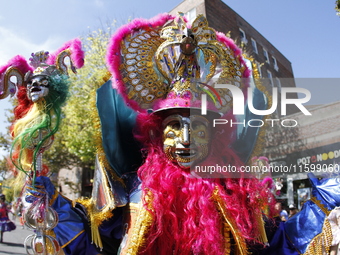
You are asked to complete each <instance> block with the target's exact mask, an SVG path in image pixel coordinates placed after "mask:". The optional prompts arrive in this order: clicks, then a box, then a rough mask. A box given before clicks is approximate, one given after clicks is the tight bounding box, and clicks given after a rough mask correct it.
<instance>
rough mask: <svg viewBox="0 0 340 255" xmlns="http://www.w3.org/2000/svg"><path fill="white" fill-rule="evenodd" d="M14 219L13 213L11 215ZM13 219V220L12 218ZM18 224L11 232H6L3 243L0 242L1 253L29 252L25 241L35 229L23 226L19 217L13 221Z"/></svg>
mask: <svg viewBox="0 0 340 255" xmlns="http://www.w3.org/2000/svg"><path fill="white" fill-rule="evenodd" d="M10 219H11V220H12V215H10ZM12 221H13V220H12ZM13 222H14V223H15V225H16V227H17V228H16V229H15V230H13V231H11V232H4V236H3V243H0V255H6V254H14V255H24V254H27V253H26V250H25V247H24V241H25V239H26V237H27V236H29V235H31V234H33V231H31V230H29V229H27V227H25V228H24V229H22V226H21V225H20V223H19V218H17V219H16V220H14V221H13Z"/></svg>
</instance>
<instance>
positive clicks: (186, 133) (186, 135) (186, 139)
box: [182, 123, 190, 145]
mask: <svg viewBox="0 0 340 255" xmlns="http://www.w3.org/2000/svg"><path fill="white" fill-rule="evenodd" d="M182 144H183V145H190V128H189V124H187V123H186V124H184V127H183V129H182Z"/></svg>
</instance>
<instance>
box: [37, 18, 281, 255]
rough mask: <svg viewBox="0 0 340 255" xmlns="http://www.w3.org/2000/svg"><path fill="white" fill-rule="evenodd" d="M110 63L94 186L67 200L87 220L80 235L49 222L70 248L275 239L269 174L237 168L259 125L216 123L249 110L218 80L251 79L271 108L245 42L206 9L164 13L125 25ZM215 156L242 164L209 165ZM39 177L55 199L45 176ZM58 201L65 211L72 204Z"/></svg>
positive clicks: (244, 250) (248, 154) (257, 102)
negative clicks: (235, 103)
mask: <svg viewBox="0 0 340 255" xmlns="http://www.w3.org/2000/svg"><path fill="white" fill-rule="evenodd" d="M107 63H108V67H109V70H110V72H111V74H112V78H111V80H109V81H108V82H107V83H105V84H104V85H103V86H102V87H101V88H100V89H99V90H98V91H97V109H98V115H99V120H100V126H101V130H100V132H101V139H100V140H101V143H100V145H99V148H98V157H97V160H96V163H97V164H96V170H95V176H94V184H93V193H92V197H91V198H90V199H81V200H78V201H77V203H75V206H74V208H73V210H72V211H73V212H74V211H76V212H77V213H78V215H80V216H81V218H82V221H79V222H78V223H79V224H80V223H84V225H83V231H80V232H79V234H78V235H77V236H74V237H72V236H71V235H67V236H66V235H65V233H64V232H62V231H54V232H55V234H56V238H57V240H58V241H59V243H61V245H62V247H63V248H64V253H65V254H77V255H79V254H86V255H90V254H98V253H99V254H152V255H155V254H157V255H158V254H181V255H185V254H248V253H249V252H250V251H252V252H253V254H256V253H257V252H259V250H262V249H263V247H264V246H265V243H267V241H268V240H267V238H266V233H265V228H264V220H266V218H267V217H268V216H269V218H270V215H266V214H265V213H264V212H265V211H268V212H272V210H267V209H268V208H269V209H273V207H274V204H275V201H274V198H273V195H272V193H271V191H270V189H269V188H267V187H268V185H264V186H263V185H262V182H261V181H260V180H258V179H257V178H255V177H253V176H252V175H251V174H250V175H245V174H242V173H240V171H239V170H240V168H241V167H242V166H246V165H247V164H248V161H250V160H249V159H251V158H252V157H253V156H255V154H254V152H256V151H259V149H260V147H259V145H260V144H259V143H258V142H257V138H258V136H259V135H260V133H261V132H260V130H259V128H251V127H245V128H235V126H230V125H216V126H214V125H213V123H214V119H216V118H223V119H230V120H234V121H243V120H242V119H241V118H244V120H245V121H247V118H253V117H254V115H252V114H251V112H250V111H249V110H248V108H247V107H245V104H244V102H242V108H245V112H246V114H245V115H243V116H242V117H240V116H239V117H237V118H236V117H234V116H233V114H232V109H233V108H232V94H231V93H230V91H229V90H228V89H224V88H217V87H216V84H232V85H233V86H234V87H235V88H236V89H238V90H239V91H243V92H244V91H245V90H247V88H248V87H250V86H253V90H252V91H253V95H252V98H253V103H254V106H255V107H256V108H257V109H266V107H267V105H266V100H265V96H264V94H263V93H262V92H261V91H260V90H258V88H257V87H256V84H252V83H251V82H250V69H249V68H248V67H247V64H246V62H245V60H244V59H243V57H242V53H241V51H240V49H238V48H237V46H236V45H235V44H234V42H233V41H232V40H231V39H230V38H227V37H226V36H225V35H223V34H222V33H219V32H216V31H215V30H213V29H212V28H210V27H209V26H208V23H207V20H206V19H205V17H204V16H202V15H199V16H198V17H197V19H196V20H195V21H194V22H193V23H192V25H191V26H190V25H189V24H187V22H186V20H185V18H184V17H183V16H179V17H177V18H175V17H173V16H171V15H169V14H162V15H159V16H157V17H155V18H153V19H151V20H144V19H137V20H134V21H132V22H131V23H129V24H127V25H125V26H123V27H122V28H120V29H119V30H118V31H117V32H116V33H115V34H114V35H113V37H112V39H111V42H110V45H109V47H108V52H107ZM202 95H207V97H206V98H207V100H206V102H207V114H206V115H201V114H200V111H201V108H202V107H201V104H202V102H201V98H202ZM221 116H222V117H221ZM257 117H258V116H257ZM258 118H260V117H258ZM209 166H220V167H228V166H229V167H230V168H232V169H235V171H234V172H233V171H229V172H228V171H226V172H221V171H219V172H212V171H206V170H204V169H207V167H209ZM196 169H202V171H198V170H197V171H196ZM36 184H38V185H39V186H44V187H45V188H46V190H47V191H48V192H49V197H53V198H56V199H59V197H60V195H58V192H57V191H56V190H55V189H54V188H53V186H52V184H51V182H50V180H49V179H48V178H47V177H38V178H37V179H36ZM63 201H64V200H63ZM51 204H52V205H51V206H52V207H53V208H54V209H55V210H56V211H57V212H58V214H59V218H62V217H64V216H63V215H66V214H67V213H68V210H70V208H69V207H67V206H65V204H63V206H64V208H62V206H61V205H60V204H58V203H55V202H52V203H51ZM75 219H76V218H72V220H74V221H73V223H74V224H76V220H75ZM70 223H72V221H68V220H67V219H65V221H61V220H59V222H58V225H57V227H56V228H55V229H59V230H66V229H67V228H68V227H69V228H70V229H73V226H72V228H71V225H70ZM67 224H68V225H67ZM77 226H78V225H77ZM89 226H90V227H89ZM89 240H90V241H91V242H89ZM96 249H97V250H96Z"/></svg>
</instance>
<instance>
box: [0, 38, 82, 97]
mask: <svg viewBox="0 0 340 255" xmlns="http://www.w3.org/2000/svg"><path fill="white" fill-rule="evenodd" d="M66 57H70V59H71V61H70V65H71V69H72V71H73V72H76V68H81V67H82V66H83V65H84V52H83V51H82V49H81V42H80V40H79V39H74V40H72V41H69V42H67V43H65V44H64V46H63V47H62V48H60V49H59V50H57V51H56V52H55V53H54V54H51V55H50V54H49V52H47V51H40V52H37V53H32V55H31V58H30V59H29V60H30V63H28V62H27V61H26V59H25V58H24V57H22V56H20V55H18V56H15V57H14V58H12V59H11V60H9V61H8V63H7V65H4V66H2V67H0V99H3V98H6V97H7V96H9V95H11V96H14V95H15V94H16V92H17V90H18V89H17V88H19V87H20V86H25V85H27V84H26V83H27V81H28V80H30V79H32V78H33V77H35V76H53V75H57V74H60V75H62V74H64V75H68V68H67V65H66V63H65V58H66ZM13 76H15V77H16V83H14V82H13V81H12V80H11V77H13Z"/></svg>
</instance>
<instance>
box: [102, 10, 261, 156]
mask: <svg viewBox="0 0 340 255" xmlns="http://www.w3.org/2000/svg"><path fill="white" fill-rule="evenodd" d="M107 63H108V67H109V71H110V72H111V74H112V84H113V87H114V88H117V89H118V90H119V92H120V93H121V94H122V95H123V96H124V98H125V101H126V102H127V104H128V105H130V106H131V107H132V108H133V109H134V110H136V111H145V110H150V109H151V110H152V111H156V112H164V110H168V109H173V108H189V109H193V108H201V104H202V101H201V97H202V95H203V94H205V95H206V98H207V108H208V110H211V111H213V112H217V113H219V114H220V115H224V114H226V113H228V112H230V110H231V109H232V105H233V96H232V93H231V91H230V90H229V89H225V88H218V87H217V84H231V85H234V86H235V87H237V88H238V89H240V90H241V91H243V92H244V91H246V89H247V88H248V87H249V86H252V85H251V84H252V83H251V82H250V74H251V70H250V68H249V67H248V66H249V65H247V63H246V61H245V59H244V58H243V57H242V52H241V50H240V49H239V48H238V47H237V46H236V45H235V43H234V41H233V40H231V39H230V38H228V37H226V36H225V35H224V34H222V33H220V32H216V31H215V30H214V29H212V28H210V27H209V26H208V22H207V20H206V18H205V17H204V16H203V15H198V16H197V18H196V19H195V20H194V21H193V22H192V25H191V26H190V25H189V24H187V23H186V20H185V18H184V17H183V16H182V15H180V16H179V17H177V18H175V17H173V16H171V15H169V14H162V15H159V16H157V17H155V18H153V19H151V20H143V19H137V20H134V21H132V22H131V23H129V24H127V25H125V26H123V27H122V28H120V29H119V30H118V31H117V32H116V34H115V35H114V36H113V37H112V39H111V42H110V45H109V48H108V53H107ZM253 91H254V92H253V93H254V96H253V102H255V103H254V106H255V105H260V107H259V108H257V109H265V108H266V107H267V104H266V99H265V97H264V95H263V93H262V92H261V91H259V90H258V89H257V88H256V87H255V89H254V90H253ZM244 108H245V114H244V116H237V121H238V122H242V121H243V120H241V118H244V120H245V121H246V122H247V118H254V117H258V116H255V115H253V114H252V113H251V112H249V110H248V109H247V107H246V106H244ZM261 118H262V117H261ZM258 131H259V128H248V127H244V128H238V129H237V130H236V132H237V134H236V135H237V139H238V141H237V143H236V144H234V147H235V148H236V150H237V151H239V154H240V157H241V159H242V160H243V161H244V162H247V161H248V159H249V158H250V156H251V151H253V148H254V146H255V141H256V139H257V135H258ZM244 144H247V146H245V145H244Z"/></svg>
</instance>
